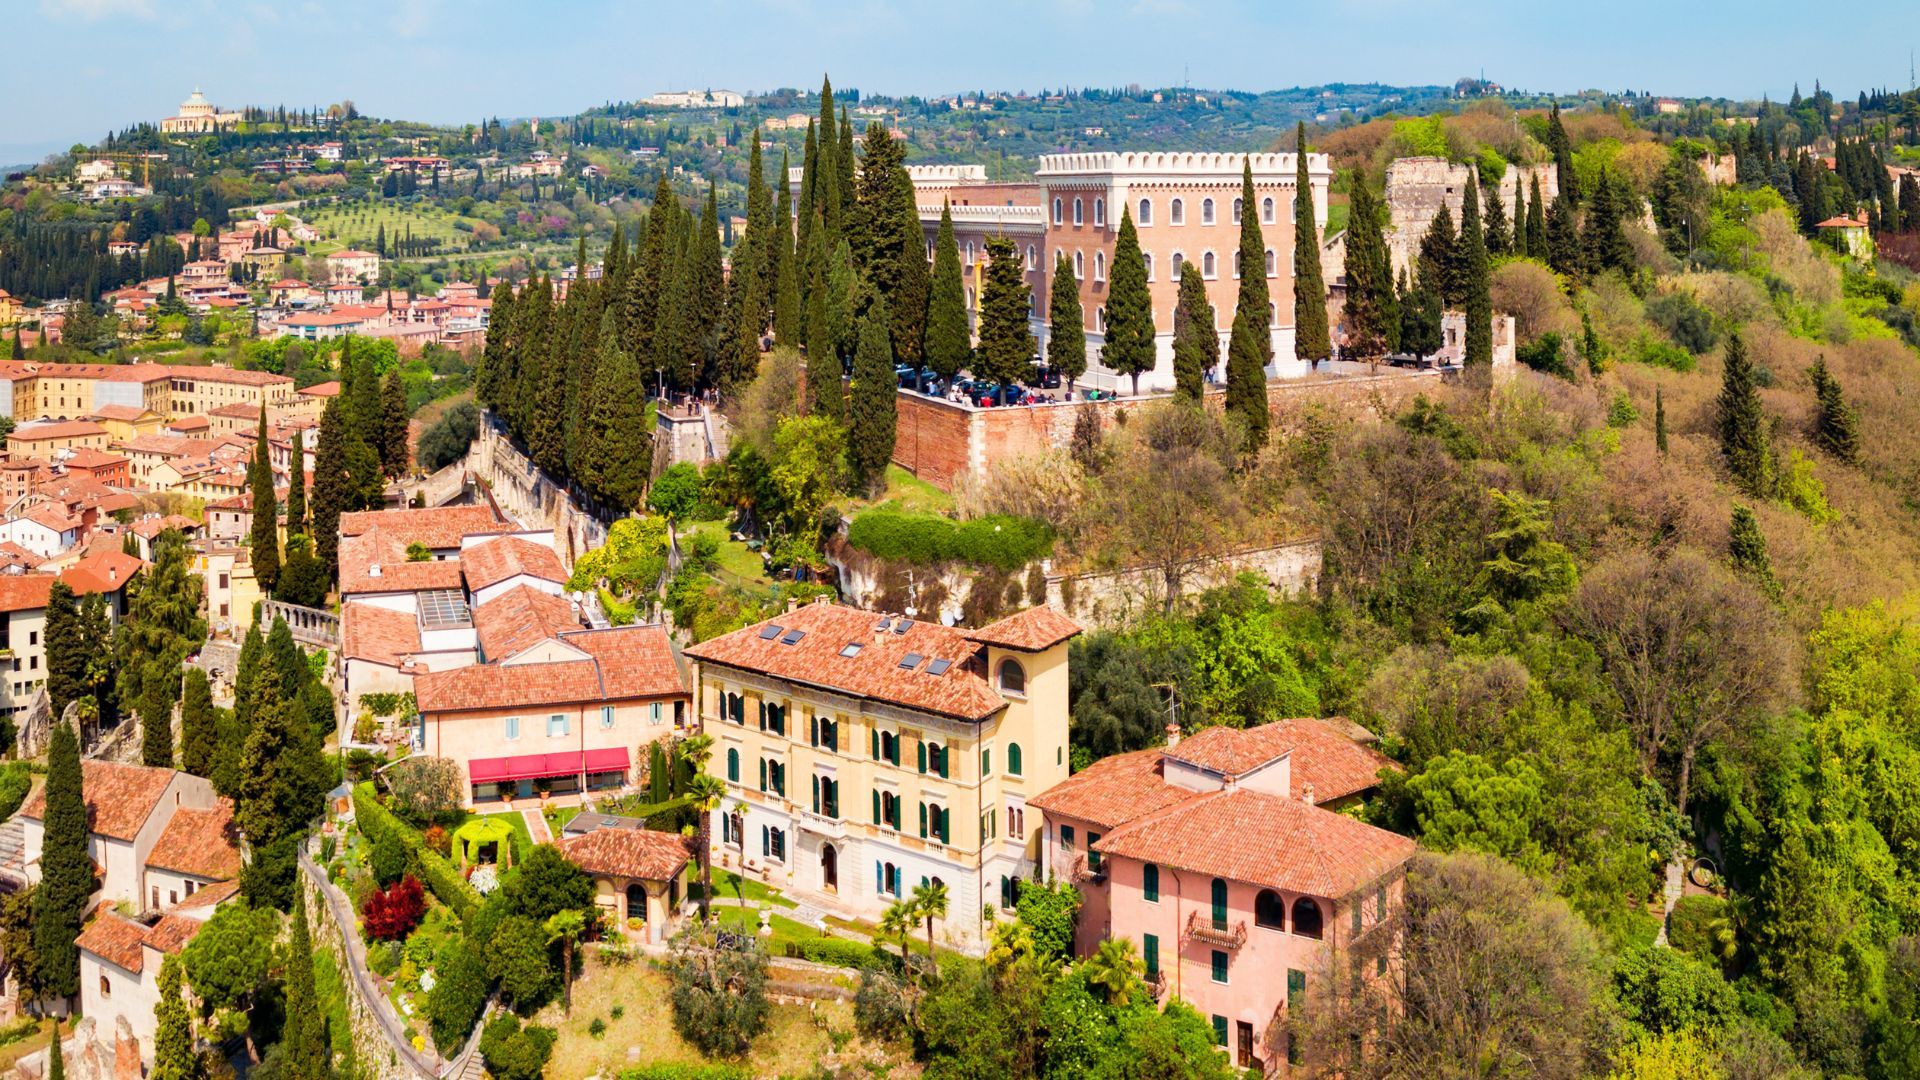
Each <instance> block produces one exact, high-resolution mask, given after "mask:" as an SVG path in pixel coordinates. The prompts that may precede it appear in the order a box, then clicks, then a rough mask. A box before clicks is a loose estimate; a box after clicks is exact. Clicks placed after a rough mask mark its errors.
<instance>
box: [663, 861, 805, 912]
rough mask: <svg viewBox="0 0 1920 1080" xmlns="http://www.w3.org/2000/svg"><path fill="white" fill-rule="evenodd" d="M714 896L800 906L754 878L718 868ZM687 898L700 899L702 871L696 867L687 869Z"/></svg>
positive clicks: (777, 905) (714, 882)
mask: <svg viewBox="0 0 1920 1080" xmlns="http://www.w3.org/2000/svg"><path fill="white" fill-rule="evenodd" d="M713 895H715V896H717V897H720V898H722V899H727V900H746V901H747V902H749V903H754V904H772V905H773V906H774V907H783V908H795V907H799V906H800V905H799V904H796V903H794V902H793V901H791V900H789V899H787V898H786V897H784V896H781V895H780V894H779V893H778V892H775V891H774V890H772V889H769V888H768V887H767V886H766V885H764V884H762V883H761V882H758V881H755V880H753V879H752V878H743V877H741V876H740V875H739V874H736V873H734V872H733V871H731V870H722V869H718V868H716V869H715V870H714V872H713ZM687 897H688V898H689V899H693V900H698V899H699V898H700V871H699V868H697V867H694V866H688V867H687Z"/></svg>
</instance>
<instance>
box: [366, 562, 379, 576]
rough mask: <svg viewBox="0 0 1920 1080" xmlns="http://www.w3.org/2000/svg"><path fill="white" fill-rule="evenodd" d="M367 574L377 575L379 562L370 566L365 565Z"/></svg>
mask: <svg viewBox="0 0 1920 1080" xmlns="http://www.w3.org/2000/svg"><path fill="white" fill-rule="evenodd" d="M367 576H368V577H379V576H380V564H379V563H374V564H373V565H371V566H369V567H367Z"/></svg>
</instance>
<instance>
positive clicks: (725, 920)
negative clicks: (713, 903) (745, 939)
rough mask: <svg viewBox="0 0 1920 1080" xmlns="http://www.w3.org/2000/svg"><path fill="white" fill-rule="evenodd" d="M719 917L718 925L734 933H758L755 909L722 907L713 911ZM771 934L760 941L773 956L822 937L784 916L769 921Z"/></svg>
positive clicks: (806, 926) (757, 914)
mask: <svg viewBox="0 0 1920 1080" xmlns="http://www.w3.org/2000/svg"><path fill="white" fill-rule="evenodd" d="M715 910H716V913H717V914H718V915H719V917H720V925H721V926H724V927H726V928H727V929H729V930H732V931H734V932H735V933H741V934H754V935H758V934H759V933H760V912H759V910H758V909H756V908H737V907H723V908H717V909H715ZM770 925H771V927H772V929H773V933H771V934H769V935H767V936H766V937H763V938H761V939H760V941H761V942H762V943H763V944H765V945H766V947H767V952H768V953H769V954H771V955H774V956H785V955H786V954H787V946H788V945H789V944H793V945H798V944H800V943H801V942H803V941H808V940H810V939H812V938H817V937H820V936H822V935H821V933H820V931H818V930H815V929H814V928H813V927H811V926H808V925H806V924H805V923H798V922H794V921H793V920H792V919H789V918H787V917H786V916H785V915H775V916H773V917H772V919H771V921H770Z"/></svg>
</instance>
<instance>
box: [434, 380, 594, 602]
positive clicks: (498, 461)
mask: <svg viewBox="0 0 1920 1080" xmlns="http://www.w3.org/2000/svg"><path fill="white" fill-rule="evenodd" d="M466 470H467V471H468V472H470V473H472V474H473V475H474V476H475V477H477V478H478V479H479V480H481V481H482V482H484V483H485V484H486V486H487V490H488V491H489V492H490V493H491V494H492V496H493V499H494V502H495V504H496V505H498V506H499V507H500V509H501V510H503V511H505V512H506V513H507V514H508V515H509V516H511V517H513V518H514V519H516V520H517V521H519V522H520V523H522V524H523V525H527V526H530V527H534V528H551V529H552V530H553V536H554V542H555V543H554V546H555V547H556V548H557V549H559V552H560V558H561V561H562V562H564V563H565V564H566V565H567V566H569V567H571V566H572V565H573V562H574V560H575V559H578V558H579V557H580V556H581V555H583V554H585V553H586V552H588V551H591V550H593V549H594V548H597V547H599V546H600V545H601V544H603V543H605V542H606V539H607V528H606V526H605V525H603V524H601V523H600V521H599V519H597V518H595V517H594V516H593V515H592V514H589V513H587V512H586V511H585V510H582V509H581V508H580V507H579V506H578V505H576V504H575V503H574V501H573V497H572V495H570V494H569V493H568V492H567V489H566V488H564V487H562V486H560V485H559V484H557V483H555V482H554V481H553V479H552V478H551V477H549V476H548V475H547V474H546V473H545V472H543V471H541V470H540V469H539V468H538V467H536V466H535V465H534V464H533V462H532V461H530V460H528V459H527V456H526V455H525V454H522V453H521V452H520V451H519V449H518V448H517V447H515V446H514V445H513V443H512V441H511V440H509V439H508V438H507V436H506V433H505V432H503V431H502V430H501V429H500V427H499V425H498V424H497V423H496V422H495V421H494V419H493V415H492V414H491V413H487V414H485V419H484V421H483V422H482V423H481V425H480V436H479V438H477V439H475V440H474V441H473V446H472V447H470V448H469V449H468V450H467V458H466Z"/></svg>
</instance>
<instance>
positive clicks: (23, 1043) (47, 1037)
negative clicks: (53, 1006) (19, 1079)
mask: <svg viewBox="0 0 1920 1080" xmlns="http://www.w3.org/2000/svg"><path fill="white" fill-rule="evenodd" d="M16 1023H17V1024H18V1025H19V1027H18V1028H17V1029H9V1030H10V1032H11V1030H25V1028H26V1023H25V1021H24V1020H22V1021H17V1022H16ZM52 1039H53V1022H52V1021H51V1020H47V1019H44V1018H43V1019H41V1020H40V1022H39V1023H38V1024H37V1025H36V1026H35V1028H34V1030H33V1032H32V1033H31V1034H28V1035H23V1036H21V1037H20V1038H18V1039H15V1040H14V1041H13V1042H10V1043H7V1044H6V1045H5V1046H0V1068H8V1069H11V1068H12V1067H13V1063H14V1062H16V1061H19V1060H20V1059H21V1058H23V1057H26V1056H27V1055H28V1054H31V1053H33V1052H34V1051H36V1050H45V1049H46V1048H47V1043H49V1042H51V1041H52Z"/></svg>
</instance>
